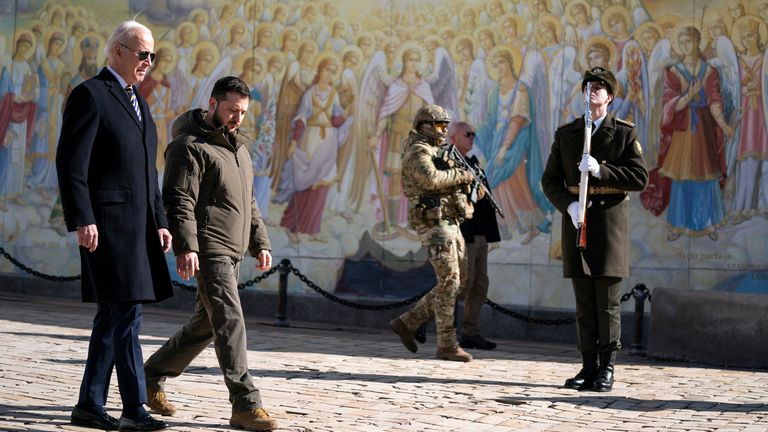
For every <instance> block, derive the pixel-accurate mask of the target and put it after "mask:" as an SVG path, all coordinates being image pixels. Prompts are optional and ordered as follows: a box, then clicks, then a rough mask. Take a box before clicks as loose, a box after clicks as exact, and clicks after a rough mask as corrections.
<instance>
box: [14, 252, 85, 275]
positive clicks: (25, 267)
mask: <svg viewBox="0 0 768 432" xmlns="http://www.w3.org/2000/svg"><path fill="white" fill-rule="evenodd" d="M0 254H3V257H4V258H5V259H7V260H8V261H10V262H11V264H13V265H15V266H16V267H18V268H20V269H22V270H24V271H25V272H27V273H29V274H31V275H32V276H36V277H39V278H40V279H46V280H49V281H54V282H72V281H76V280H80V275H77V276H56V275H49V274H45V273H41V272H39V271H37V270H34V269H31V268H29V267H27V266H25V265H24V264H22V263H21V262H19V260H17V259H16V258H14V257H12V256H11V254H9V253H8V252H6V251H5V248H3V247H0Z"/></svg>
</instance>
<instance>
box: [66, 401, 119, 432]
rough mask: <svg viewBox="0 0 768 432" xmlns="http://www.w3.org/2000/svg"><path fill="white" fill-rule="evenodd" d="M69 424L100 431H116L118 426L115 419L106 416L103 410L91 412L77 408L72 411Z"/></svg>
mask: <svg viewBox="0 0 768 432" xmlns="http://www.w3.org/2000/svg"><path fill="white" fill-rule="evenodd" d="M71 423H72V424H73V425H75V426H82V427H87V428H93V429H101V430H117V428H118V426H119V424H118V421H117V419H116V418H114V417H112V416H111V415H109V414H107V412H106V411H104V410H103V409H102V410H101V411H97V412H91V411H86V410H84V409H82V408H78V407H77V406H75V408H73V409H72V420H71Z"/></svg>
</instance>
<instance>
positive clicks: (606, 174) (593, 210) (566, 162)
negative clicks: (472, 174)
mask: <svg viewBox="0 0 768 432" xmlns="http://www.w3.org/2000/svg"><path fill="white" fill-rule="evenodd" d="M603 72H607V71H604V70H600V71H599V73H598V75H597V76H594V75H591V74H590V71H587V74H586V76H585V82H586V81H587V80H588V79H589V80H595V81H600V79H599V78H601V77H602V76H603ZM607 73H608V74H610V72H607ZM607 83H608V85H607V88H608V89H609V90H611V92H609V93H610V94H612V89H613V88H615V78H613V74H610V78H608V79H607ZM611 84H612V85H613V86H611ZM584 127H585V123H584V119H583V118H578V119H576V120H573V121H571V122H569V123H566V124H564V125H561V126H560V127H558V129H557V131H556V132H555V140H554V143H553V145H552V151H551V154H550V156H549V159H548V160H547V165H546V168H545V169H544V173H543V175H542V179H541V184H542V187H543V189H544V193H545V194H546V195H547V198H548V199H549V200H550V201H551V202H552V204H553V205H554V206H555V207H556V208H557V209H558V210H560V212H561V213H562V214H563V222H562V255H563V276H564V277H566V278H571V280H572V283H573V287H574V294H575V297H576V329H577V343H578V349H579V351H580V352H581V353H582V355H583V356H584V359H585V367H586V366H587V362H590V363H593V362H594V363H596V361H597V355H598V354H599V356H600V363H601V365H605V364H608V363H610V364H611V368H612V362H613V359H615V353H616V352H617V351H618V350H619V349H620V348H621V342H620V338H621V310H620V299H621V291H620V290H621V281H622V278H624V277H627V276H628V275H629V196H628V192H629V191H640V190H642V189H643V188H645V186H646V184H647V183H648V170H647V169H646V166H645V161H644V158H643V154H642V147H641V145H640V143H639V142H638V140H637V131H636V130H635V127H634V125H633V124H632V123H630V122H626V121H624V120H621V119H618V118H616V117H614V116H613V115H611V114H607V115H606V116H605V117H604V119H603V120H602V123H601V124H600V126H599V128H597V130H594V131H593V135H592V146H591V151H590V155H591V156H592V157H594V158H595V159H596V160H597V162H598V163H599V165H600V176H599V178H595V177H590V179H589V191H588V195H587V199H588V201H589V202H591V206H589V207H588V208H587V212H586V218H585V220H586V222H585V224H586V232H587V247H586V249H579V248H578V247H577V239H576V236H577V234H576V228H574V225H573V223H572V222H571V217H570V216H569V214H568V206H569V205H570V204H571V203H573V202H574V201H578V199H579V182H580V177H581V171H580V170H579V162H580V161H581V159H582V152H583V146H584ZM593 359H594V360H593ZM611 373H612V371H611ZM611 384H612V378H611ZM566 385H568V383H566ZM608 390H610V388H609V389H608Z"/></svg>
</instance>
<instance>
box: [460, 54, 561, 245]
mask: <svg viewBox="0 0 768 432" xmlns="http://www.w3.org/2000/svg"><path fill="white" fill-rule="evenodd" d="M522 58H525V62H524V64H525V66H523V67H522V70H521V66H520V65H521V64H523V61H522ZM488 61H489V71H492V72H491V78H492V79H493V80H494V81H495V82H494V84H493V87H492V88H491V91H490V92H489V95H488V115H487V117H486V120H485V122H484V123H483V124H482V125H481V126H480V127H479V128H478V129H477V136H476V139H475V142H476V143H477V146H478V148H479V149H480V151H481V152H482V153H483V155H484V156H485V159H486V160H487V161H488V165H487V167H486V173H487V177H488V181H489V184H490V186H491V189H492V191H493V195H494V196H495V197H496V199H497V200H498V201H499V204H500V206H501V208H502V210H503V212H504V215H505V219H504V222H505V223H506V227H507V229H508V230H517V231H518V232H519V233H520V234H523V235H524V238H523V239H522V240H521V244H523V245H525V244H528V243H530V242H531V240H532V239H533V238H534V237H536V236H537V235H538V234H539V233H542V232H544V233H547V232H549V231H550V226H551V221H549V220H548V219H547V214H548V213H551V212H552V206H551V204H549V201H548V200H547V198H546V197H545V196H544V193H543V191H542V189H541V186H540V179H541V174H542V172H543V171H544V161H545V160H546V157H547V156H548V155H549V146H548V144H549V142H550V138H551V135H552V132H551V131H550V130H549V127H548V126H549V122H548V119H547V117H548V103H547V101H548V99H547V97H546V91H547V88H548V87H547V80H546V72H545V68H544V60H543V58H542V56H541V54H540V53H538V52H536V51H532V52H530V53H525V52H523V53H520V52H517V51H516V50H512V49H509V48H507V47H497V48H496V49H494V51H492V52H491V53H490V56H489V59H488ZM518 70H521V71H520V72H518Z"/></svg>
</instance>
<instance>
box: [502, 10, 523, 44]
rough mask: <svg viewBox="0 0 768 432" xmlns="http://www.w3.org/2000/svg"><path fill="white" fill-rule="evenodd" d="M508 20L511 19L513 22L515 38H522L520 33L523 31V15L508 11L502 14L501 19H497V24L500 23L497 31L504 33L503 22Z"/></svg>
mask: <svg viewBox="0 0 768 432" xmlns="http://www.w3.org/2000/svg"><path fill="white" fill-rule="evenodd" d="M508 20H511V21H512V22H514V23H515V37H516V38H517V39H521V38H522V36H521V35H522V34H524V33H525V20H524V19H523V17H521V16H520V15H518V14H515V13H508V14H504V15H502V17H501V19H499V24H500V26H499V31H500V32H501V33H502V34H503V33H504V22H505V21H508ZM504 36H506V35H504Z"/></svg>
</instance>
